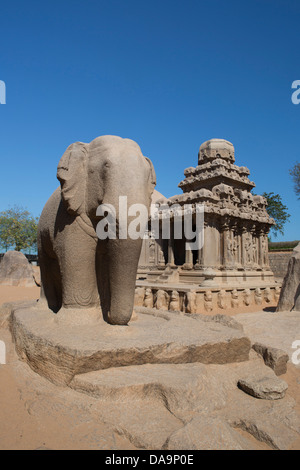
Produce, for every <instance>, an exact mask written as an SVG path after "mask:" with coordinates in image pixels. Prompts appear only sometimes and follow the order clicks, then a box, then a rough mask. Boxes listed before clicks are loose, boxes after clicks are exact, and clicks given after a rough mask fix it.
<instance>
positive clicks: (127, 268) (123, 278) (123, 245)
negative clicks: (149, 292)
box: [107, 239, 142, 325]
mask: <svg viewBox="0 0 300 470" xmlns="http://www.w3.org/2000/svg"><path fill="white" fill-rule="evenodd" d="M141 248H142V239H138V240H131V239H127V240H119V239H116V240H109V243H108V244H107V259H108V278H109V289H110V308H109V312H108V318H107V320H108V322H109V323H111V324H112V325H127V323H128V322H129V320H130V318H131V315H132V311H133V305H134V293H135V284H136V272H137V267H138V262H139V256H140V252H141Z"/></svg>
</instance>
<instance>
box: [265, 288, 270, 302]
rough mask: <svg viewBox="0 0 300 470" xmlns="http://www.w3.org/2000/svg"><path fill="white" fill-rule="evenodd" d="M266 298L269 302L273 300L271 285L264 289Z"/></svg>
mask: <svg viewBox="0 0 300 470" xmlns="http://www.w3.org/2000/svg"><path fill="white" fill-rule="evenodd" d="M264 299H265V301H266V302H267V303H268V304H269V303H270V302H272V293H271V289H270V288H269V287H267V288H266V289H265V291H264Z"/></svg>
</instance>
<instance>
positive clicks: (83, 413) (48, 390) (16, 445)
mask: <svg viewBox="0 0 300 470" xmlns="http://www.w3.org/2000/svg"><path fill="white" fill-rule="evenodd" d="M39 290H40V289H39V288H38V287H33V288H26V287H24V288H23V287H10V286H9V287H4V286H0V305H2V304H3V303H5V302H10V301H16V300H31V299H32V300H34V299H38V297H39ZM240 315H241V318H242V317H243V316H244V315H245V314H244V313H241V314H240ZM248 315H249V314H248ZM256 315H257V314H256ZM246 318H247V317H246ZM248 318H249V317H248ZM276 334H278V333H276ZM0 339H1V340H3V341H5V343H6V344H7V345H8V346H7V358H8V361H7V364H6V365H0V449H1V450H4V449H29V450H30V449H58V450H59V449H66V450H67V449H78V450H79V449H100V450H101V449H102V450H123V449H124V450H131V449H136V447H134V445H133V444H132V443H131V442H130V441H129V439H127V438H126V436H120V435H119V434H118V433H115V432H113V431H112V430H111V428H109V427H108V426H107V425H106V424H105V423H103V422H101V419H100V417H99V420H98V422H97V411H95V409H93V403H92V401H91V404H90V409H91V411H89V409H88V407H87V406H86V402H85V404H83V402H81V401H80V400H81V398H80V397H79V398H78V395H80V394H76V393H75V392H73V391H71V390H69V389H65V388H60V387H55V386H54V385H52V384H50V383H49V382H48V381H46V380H45V379H43V378H41V377H39V376H38V375H37V374H34V373H33V372H32V371H31V369H30V368H29V367H28V366H27V365H25V364H24V363H20V361H19V360H18V358H17V356H16V353H15V351H14V347H13V345H12V343H11V337H10V333H9V331H8V330H4V329H2V330H1V329H0ZM299 340H300V338H299ZM281 378H282V379H283V380H285V381H286V382H287V383H288V385H289V388H288V392H287V394H288V395H289V396H291V397H292V398H293V399H294V400H295V402H296V409H297V411H298V412H299V414H300V393H299V392H300V366H299V367H296V366H294V365H293V364H291V363H289V364H288V371H287V373H286V374H285V375H283V376H281ZM86 399H87V398H86V397H85V400H86ZM66 400H67V403H68V408H69V411H68V413H67V412H66V411H65V408H66V407H65V404H66ZM70 410H71V412H70ZM257 444H258V445H257V448H258V449H264V448H265V447H266V446H264V445H262V443H257ZM292 449H293V450H300V439H299V442H296V443H294V444H293V447H292Z"/></svg>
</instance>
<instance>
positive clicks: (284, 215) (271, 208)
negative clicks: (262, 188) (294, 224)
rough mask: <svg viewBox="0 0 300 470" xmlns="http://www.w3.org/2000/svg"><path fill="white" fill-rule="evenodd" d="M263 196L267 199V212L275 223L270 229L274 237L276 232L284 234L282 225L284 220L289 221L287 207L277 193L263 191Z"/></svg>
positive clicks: (284, 222)
mask: <svg viewBox="0 0 300 470" xmlns="http://www.w3.org/2000/svg"><path fill="white" fill-rule="evenodd" d="M262 196H263V197H265V198H266V199H267V202H268V206H267V212H268V214H269V216H270V217H272V218H273V219H274V220H275V223H276V225H273V226H272V228H271V231H272V233H273V235H274V236H275V237H277V235H278V233H280V234H281V235H284V225H285V224H286V222H289V218H290V214H289V213H288V208H287V206H285V205H284V204H283V202H282V199H281V196H280V195H279V194H274V193H273V192H272V193H263V194H262Z"/></svg>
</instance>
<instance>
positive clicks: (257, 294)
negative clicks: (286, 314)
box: [254, 287, 262, 305]
mask: <svg viewBox="0 0 300 470" xmlns="http://www.w3.org/2000/svg"><path fill="white" fill-rule="evenodd" d="M254 300H255V303H256V305H261V304H262V293H261V290H260V288H259V287H257V288H256V289H255V291H254Z"/></svg>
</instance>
